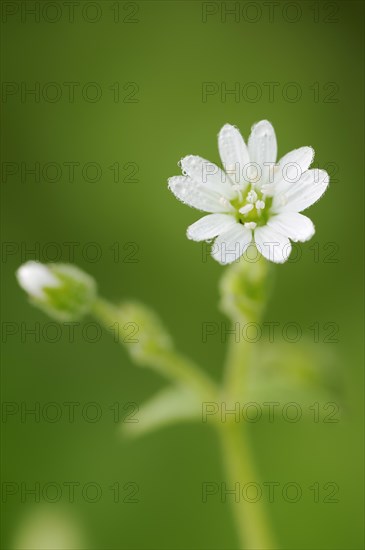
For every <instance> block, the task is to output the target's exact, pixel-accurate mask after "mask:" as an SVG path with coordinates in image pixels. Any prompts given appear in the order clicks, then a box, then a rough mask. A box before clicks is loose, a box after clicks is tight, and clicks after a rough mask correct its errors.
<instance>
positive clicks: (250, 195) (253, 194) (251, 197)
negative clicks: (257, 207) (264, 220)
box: [247, 189, 257, 204]
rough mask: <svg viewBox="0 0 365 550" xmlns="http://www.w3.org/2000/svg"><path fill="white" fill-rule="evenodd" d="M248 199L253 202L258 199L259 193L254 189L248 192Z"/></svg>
mask: <svg viewBox="0 0 365 550" xmlns="http://www.w3.org/2000/svg"><path fill="white" fill-rule="evenodd" d="M247 201H248V202H251V203H252V204H253V203H254V202H256V201H257V193H256V191H254V190H253V189H251V191H249V192H248V194H247Z"/></svg>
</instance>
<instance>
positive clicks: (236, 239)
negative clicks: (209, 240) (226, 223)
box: [212, 223, 252, 265]
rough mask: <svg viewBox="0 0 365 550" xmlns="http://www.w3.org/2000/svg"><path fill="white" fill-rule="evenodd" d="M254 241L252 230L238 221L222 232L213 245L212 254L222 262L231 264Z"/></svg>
mask: <svg viewBox="0 0 365 550" xmlns="http://www.w3.org/2000/svg"><path fill="white" fill-rule="evenodd" d="M251 241H252V231H251V230H250V229H247V228H245V227H243V225H242V224H240V223H236V224H235V225H234V226H233V227H231V229H228V231H225V232H224V233H221V234H220V235H219V237H217V238H216V240H215V241H214V244H213V246H212V256H213V258H214V259H215V260H217V262H219V263H220V264H223V265H225V264H230V263H232V262H235V261H236V260H238V258H240V256H242V254H243V253H244V252H245V250H246V248H247V247H248V245H249V244H250V242H251Z"/></svg>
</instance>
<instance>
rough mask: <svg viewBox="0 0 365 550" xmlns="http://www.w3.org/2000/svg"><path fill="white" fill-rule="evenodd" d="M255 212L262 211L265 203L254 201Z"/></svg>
mask: <svg viewBox="0 0 365 550" xmlns="http://www.w3.org/2000/svg"><path fill="white" fill-rule="evenodd" d="M255 206H256V208H257V210H262V209H263V208H265V203H264V201H256V204H255Z"/></svg>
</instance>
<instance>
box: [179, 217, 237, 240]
mask: <svg viewBox="0 0 365 550" xmlns="http://www.w3.org/2000/svg"><path fill="white" fill-rule="evenodd" d="M236 224H237V221H236V219H235V218H234V217H233V216H230V215H229V214H208V216H204V217H203V218H200V220H198V221H197V222H195V223H193V224H192V225H190V226H189V227H188V229H187V232H186V235H187V237H188V239H192V240H193V241H206V240H208V239H213V238H214V237H216V236H217V235H219V234H220V233H223V232H224V231H227V229H230V228H231V227H233V226H234V225H236Z"/></svg>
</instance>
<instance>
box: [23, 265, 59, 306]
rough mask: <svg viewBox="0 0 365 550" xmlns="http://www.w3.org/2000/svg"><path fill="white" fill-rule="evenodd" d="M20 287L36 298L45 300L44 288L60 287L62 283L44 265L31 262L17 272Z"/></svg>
mask: <svg viewBox="0 0 365 550" xmlns="http://www.w3.org/2000/svg"><path fill="white" fill-rule="evenodd" d="M16 277H17V279H18V283H19V285H20V286H21V287H22V288H23V290H25V291H26V292H28V294H30V295H31V296H34V298H44V296H45V294H44V292H43V289H44V288H50V287H51V288H55V287H58V286H60V281H59V280H58V279H57V277H55V276H54V275H53V273H52V272H51V270H50V269H49V268H48V267H47V266H46V265H44V264H41V263H39V262H33V261H29V262H26V263H25V264H23V265H21V266H20V267H19V269H18V270H17V272H16Z"/></svg>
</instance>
